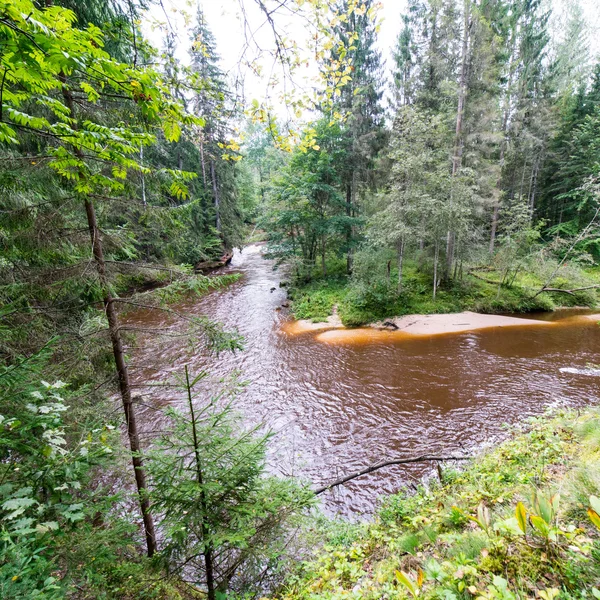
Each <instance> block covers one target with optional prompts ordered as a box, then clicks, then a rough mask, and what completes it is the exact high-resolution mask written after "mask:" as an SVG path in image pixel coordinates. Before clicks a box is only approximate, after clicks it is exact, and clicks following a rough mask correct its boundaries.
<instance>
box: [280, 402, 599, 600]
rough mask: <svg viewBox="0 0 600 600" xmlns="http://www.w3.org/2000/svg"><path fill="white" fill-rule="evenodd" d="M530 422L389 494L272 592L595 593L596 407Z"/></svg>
mask: <svg viewBox="0 0 600 600" xmlns="http://www.w3.org/2000/svg"><path fill="white" fill-rule="evenodd" d="M526 427H527V428H528V431H527V433H523V432H522V431H521V432H516V434H515V436H514V437H513V438H512V439H510V440H509V441H507V442H505V443H503V444H501V445H500V446H498V447H497V448H495V449H493V450H491V451H489V452H488V453H486V454H484V455H483V456H481V457H479V458H477V459H475V460H474V461H473V462H472V464H471V465H470V466H469V467H467V468H466V469H465V470H463V471H458V470H452V469H447V470H445V471H444V473H443V480H444V483H443V484H439V483H438V484H437V485H433V484H432V483H431V482H430V484H429V485H427V486H424V485H423V486H421V487H420V488H419V489H418V491H417V493H415V494H413V495H407V494H404V493H401V494H397V495H395V496H391V497H389V498H387V499H386V500H385V501H384V504H383V506H382V507H381V509H380V511H379V514H378V517H377V520H376V522H375V523H372V524H366V525H363V526H362V527H355V528H354V529H353V530H352V533H351V534H350V535H348V532H347V531H348V530H347V529H344V533H345V534H344V535H341V536H337V537H336V536H333V535H331V534H330V535H329V539H328V542H327V543H326V544H325V546H324V547H323V548H321V549H320V550H318V551H317V552H316V553H315V556H314V558H313V559H311V560H309V561H307V562H305V563H304V564H303V565H302V567H301V568H300V569H299V570H298V571H296V572H295V573H294V574H292V575H291V576H290V577H289V579H288V581H287V584H286V586H285V587H284V588H283V589H281V590H280V591H279V593H278V594H276V597H277V598H280V599H285V600H304V599H308V598H310V599H315V600H316V599H317V598H323V599H325V598H326V599H328V600H338V599H342V598H344V599H346V598H352V599H356V600H362V599H364V600H371V599H373V600H375V599H380V598H411V597H413V598H416V597H417V596H419V597H422V598H424V599H438V598H439V599H444V600H471V599H476V600H516V599H520V598H534V597H539V598H542V600H553V599H555V598H559V599H562V598H564V599H567V598H599V597H600V589H599V588H600V531H599V529H598V528H599V527H600V517H598V514H597V512H596V511H597V510H599V509H600V506H599V505H600V500H599V499H598V495H600V418H599V415H598V411H597V409H594V410H590V411H588V412H586V413H585V414H583V415H582V416H577V415H576V414H575V413H574V412H570V413H563V414H560V415H555V416H554V417H552V418H550V417H549V416H548V415H545V416H543V417H540V418H536V419H531V420H530V421H528V422H527V424H526Z"/></svg>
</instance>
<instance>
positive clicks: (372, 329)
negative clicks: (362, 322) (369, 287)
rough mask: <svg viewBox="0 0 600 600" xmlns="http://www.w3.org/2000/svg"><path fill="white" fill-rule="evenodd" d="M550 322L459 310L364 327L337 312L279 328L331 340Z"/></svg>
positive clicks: (455, 331) (454, 331) (589, 316)
mask: <svg viewBox="0 0 600 600" xmlns="http://www.w3.org/2000/svg"><path fill="white" fill-rule="evenodd" d="M585 318H586V319H589V320H593V319H596V320H598V321H600V314H597V315H585ZM549 325H552V322H551V321H540V320H536V319H527V318H521V317H507V316H504V315H490V314H482V313H475V312H471V311H463V312H460V313H444V314H431V315H404V316H402V317H392V318H390V319H386V320H385V321H377V322H375V323H370V324H369V325H367V326H366V327H362V328H356V329H348V328H346V327H345V326H344V324H343V323H342V320H341V319H340V318H339V316H338V315H336V314H334V315H332V316H330V317H328V318H327V319H326V320H325V321H319V322H316V323H315V322H312V321H309V320H307V319H302V320H299V321H289V322H287V323H285V324H284V326H283V328H282V329H283V331H285V332H286V333H288V334H290V335H297V334H302V333H307V332H320V333H327V335H322V336H320V339H324V340H335V339H341V340H343V339H346V338H349V337H357V335H358V334H359V333H361V332H362V333H363V334H364V335H365V336H367V337H378V334H382V335H380V336H379V337H389V334H395V335H398V336H402V335H409V336H431V335H442V334H445V333H462V332H465V331H477V330H480V329H491V328H495V327H498V328H503V327H523V326H533V327H547V326H549Z"/></svg>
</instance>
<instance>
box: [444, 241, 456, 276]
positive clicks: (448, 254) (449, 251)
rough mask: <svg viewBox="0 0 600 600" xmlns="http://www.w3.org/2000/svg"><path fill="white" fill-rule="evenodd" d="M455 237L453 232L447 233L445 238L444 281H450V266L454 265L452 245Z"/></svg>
mask: <svg viewBox="0 0 600 600" xmlns="http://www.w3.org/2000/svg"><path fill="white" fill-rule="evenodd" d="M455 241H456V235H455V233H454V232H453V231H449V232H448V235H447V238H446V279H450V277H451V275H450V274H451V273H452V265H453V263H454V245H455Z"/></svg>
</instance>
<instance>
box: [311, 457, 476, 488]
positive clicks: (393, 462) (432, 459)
mask: <svg viewBox="0 0 600 600" xmlns="http://www.w3.org/2000/svg"><path fill="white" fill-rule="evenodd" d="M471 458H472V457H471V456H416V457H413V458H395V459H392V460H386V461H384V462H380V463H376V464H374V465H371V466H370V467H367V468H366V469H363V470H362V471H358V472H357V473H352V474H351V475H346V476H345V477H341V478H340V479H336V480H335V481H332V482H331V483H328V484H327V485H324V486H323V487H320V488H317V489H316V490H315V496H318V495H319V494H322V493H323V492H326V491H327V490H330V489H331V488H334V487H337V486H338V485H342V484H344V483H346V482H347V481H350V480H352V479H356V478H357V477H361V476H362V475H367V474H368V473H373V471H378V470H379V469H383V468H384V467H389V466H391V465H405V464H408V463H417V462H444V461H447V460H470V459H471Z"/></svg>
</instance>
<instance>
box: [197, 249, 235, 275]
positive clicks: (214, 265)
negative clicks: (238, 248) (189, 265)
mask: <svg viewBox="0 0 600 600" xmlns="http://www.w3.org/2000/svg"><path fill="white" fill-rule="evenodd" d="M232 258H233V252H232V251H229V252H226V253H225V254H223V256H221V258H219V259H215V260H205V261H203V262H199V263H196V265H195V266H194V271H195V272H196V273H203V272H204V271H212V270H213V269H218V268H219V267H224V266H225V265H228V264H229V263H230V262H231V259H232Z"/></svg>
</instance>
